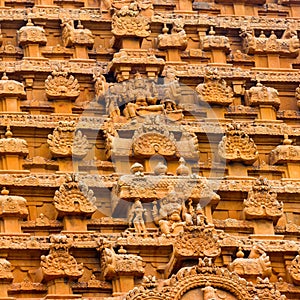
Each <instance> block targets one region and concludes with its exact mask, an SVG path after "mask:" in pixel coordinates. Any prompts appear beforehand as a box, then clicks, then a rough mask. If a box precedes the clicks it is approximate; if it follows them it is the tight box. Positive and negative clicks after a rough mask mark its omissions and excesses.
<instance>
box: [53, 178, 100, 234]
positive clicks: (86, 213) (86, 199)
mask: <svg viewBox="0 0 300 300" xmlns="http://www.w3.org/2000/svg"><path fill="white" fill-rule="evenodd" d="M95 201H96V198H95V197H94V193H93V191H92V190H89V189H88V186H87V185H86V184H85V183H79V182H78V179H77V178H76V176H75V175H74V174H69V175H67V178H66V182H65V183H64V184H62V185H61V186H60V187H59V190H57V191H56V192H55V196H54V206H55V208H56V209H57V211H58V216H59V217H63V223H64V229H65V230H66V231H86V230H87V223H86V221H87V218H88V217H90V216H91V215H92V214H93V213H94V212H95V211H96V209H97V208H96V206H95V205H94V203H95Z"/></svg>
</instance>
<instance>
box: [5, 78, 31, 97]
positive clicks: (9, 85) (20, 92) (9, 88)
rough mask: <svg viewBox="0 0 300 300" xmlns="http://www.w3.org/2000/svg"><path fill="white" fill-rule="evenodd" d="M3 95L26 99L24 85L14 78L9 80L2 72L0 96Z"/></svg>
mask: <svg viewBox="0 0 300 300" xmlns="http://www.w3.org/2000/svg"><path fill="white" fill-rule="evenodd" d="M5 96H10V97H11V96H15V97H19V98H22V99H26V92H25V90H24V85H23V84H22V83H21V82H18V81H16V80H10V79H8V77H7V76H6V73H4V74H3V76H2V78H1V79H0V97H5Z"/></svg>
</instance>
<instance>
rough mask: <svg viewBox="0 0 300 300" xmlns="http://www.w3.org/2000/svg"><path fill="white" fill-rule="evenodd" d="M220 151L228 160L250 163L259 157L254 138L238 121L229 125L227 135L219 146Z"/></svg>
mask: <svg viewBox="0 0 300 300" xmlns="http://www.w3.org/2000/svg"><path fill="white" fill-rule="evenodd" d="M218 153H219V155H220V156H221V157H222V158H223V159H226V160H228V161H234V162H243V163H245V164H249V165H251V164H253V163H254V162H255V161H256V160H257V159H258V151H257V147H256V145H255V143H254V141H253V139H252V138H250V137H249V136H248V134H246V133H245V132H244V131H243V130H242V129H241V126H240V124H237V123H232V124H229V125H227V129H226V132H225V136H223V138H222V140H221V142H220V143H219V146H218Z"/></svg>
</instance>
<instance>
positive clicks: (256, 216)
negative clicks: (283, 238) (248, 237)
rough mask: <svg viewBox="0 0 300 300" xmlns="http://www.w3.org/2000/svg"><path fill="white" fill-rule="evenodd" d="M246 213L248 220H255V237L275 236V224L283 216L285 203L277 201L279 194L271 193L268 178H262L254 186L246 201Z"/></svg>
mask: <svg viewBox="0 0 300 300" xmlns="http://www.w3.org/2000/svg"><path fill="white" fill-rule="evenodd" d="M244 213H245V217H246V219H247V220H255V222H254V234H255V237H259V236H261V237H264V238H267V237H268V236H270V235H274V224H276V223H277V221H278V219H279V218H280V217H281V216H282V214H283V203H282V202H279V201H277V193H275V192H272V191H271V185H270V184H269V182H268V180H267V179H266V178H262V177H260V178H259V179H257V180H256V181H255V183H254V184H253V187H252V190H251V191H250V192H249V193H248V198H247V199H245V200H244ZM272 238H274V236H273V237H272Z"/></svg>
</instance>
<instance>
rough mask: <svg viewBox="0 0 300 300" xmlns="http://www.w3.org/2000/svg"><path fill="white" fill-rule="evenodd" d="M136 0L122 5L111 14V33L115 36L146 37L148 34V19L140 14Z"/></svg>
mask: <svg viewBox="0 0 300 300" xmlns="http://www.w3.org/2000/svg"><path fill="white" fill-rule="evenodd" d="M141 10H142V8H141V6H140V4H139V2H138V1H133V2H131V3H130V4H129V5H124V6H123V7H122V8H121V9H120V10H119V11H117V12H115V13H114V15H113V16H112V33H113V34H114V35H115V36H117V37H124V36H125V37H142V38H143V37H147V36H149V35H150V25H149V23H150V20H149V19H148V18H146V17H144V16H142V15H141V14H140V12H141Z"/></svg>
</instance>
